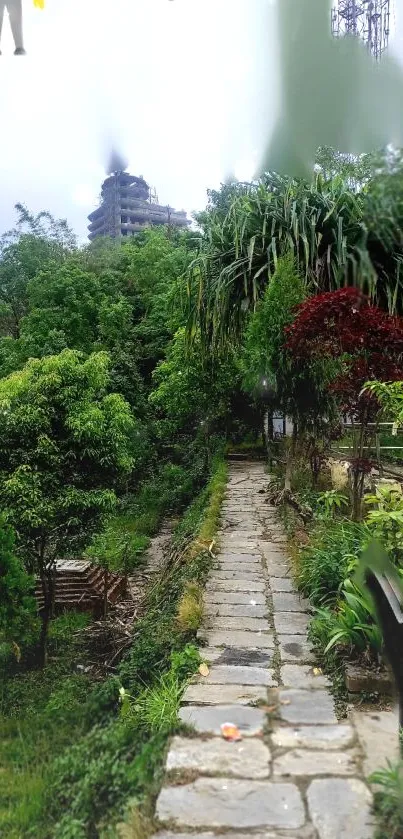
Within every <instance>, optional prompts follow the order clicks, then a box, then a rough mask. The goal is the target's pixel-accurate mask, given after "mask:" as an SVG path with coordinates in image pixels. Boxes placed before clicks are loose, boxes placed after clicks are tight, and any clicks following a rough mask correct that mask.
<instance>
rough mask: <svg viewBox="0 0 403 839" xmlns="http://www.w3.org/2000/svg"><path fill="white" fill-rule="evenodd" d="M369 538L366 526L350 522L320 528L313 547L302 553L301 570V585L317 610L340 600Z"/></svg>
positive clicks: (313, 540) (313, 539)
mask: <svg viewBox="0 0 403 839" xmlns="http://www.w3.org/2000/svg"><path fill="white" fill-rule="evenodd" d="M368 538H369V536H368V531H367V528H366V527H365V526H364V525H361V524H357V523H356V522H351V521H348V520H342V521H332V520H330V519H328V520H326V523H323V524H321V525H320V526H318V528H317V530H316V532H315V533H314V534H313V536H312V538H311V542H310V544H309V545H307V546H306V547H304V548H303V549H302V551H301V555H300V560H299V567H298V585H299V587H300V588H301V590H302V591H303V592H304V594H306V596H307V597H309V598H310V600H311V602H312V603H313V605H314V606H321V605H323V604H331V603H332V602H334V601H335V600H336V598H337V595H338V592H339V589H340V586H341V584H342V583H343V580H344V579H345V578H346V576H347V574H348V571H349V569H350V568H351V567H352V565H354V562H355V561H356V560H357V559H358V557H359V556H360V554H361V551H362V548H363V545H364V544H365V543H366V541H368Z"/></svg>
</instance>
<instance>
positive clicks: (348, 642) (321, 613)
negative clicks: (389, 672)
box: [310, 579, 382, 658]
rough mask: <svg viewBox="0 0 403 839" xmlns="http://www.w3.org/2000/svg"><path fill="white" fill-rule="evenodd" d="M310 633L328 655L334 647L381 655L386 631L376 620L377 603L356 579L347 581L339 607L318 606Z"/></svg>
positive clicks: (368, 654)
mask: <svg viewBox="0 0 403 839" xmlns="http://www.w3.org/2000/svg"><path fill="white" fill-rule="evenodd" d="M310 634H311V637H312V638H313V640H314V641H316V642H317V643H319V644H320V646H321V647H322V649H323V648H324V649H323V651H324V653H325V655H326V653H328V652H329V651H330V650H333V649H336V648H337V649H339V650H340V649H341V650H346V651H347V652H348V653H349V654H350V655H351V654H352V653H354V654H357V653H365V654H367V656H368V657H372V658H376V657H378V658H379V656H380V653H381V649H382V632H381V630H380V628H379V626H378V624H377V622H376V615H375V611H374V606H373V603H372V601H371V599H370V598H369V596H368V595H367V594H366V593H364V592H362V591H361V590H360V589H359V588H358V586H357V585H356V584H355V583H353V582H352V580H349V579H347V580H345V582H344V585H343V588H342V591H341V596H340V599H339V600H338V601H337V606H336V609H335V610H334V611H333V610H331V609H318V610H317V615H316V617H315V618H314V619H313V621H312V622H311V626H310Z"/></svg>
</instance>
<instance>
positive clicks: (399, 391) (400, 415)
mask: <svg viewBox="0 0 403 839" xmlns="http://www.w3.org/2000/svg"><path fill="white" fill-rule="evenodd" d="M368 391H369V392H370V393H372V394H373V395H374V396H376V398H377V400H378V402H379V403H380V405H381V407H382V411H383V414H384V415H385V416H386V417H388V418H390V419H391V420H392V421H393V425H394V429H393V430H394V431H395V432H396V431H397V428H398V427H399V426H401V425H403V381H397V382H366V384H365V385H364V387H363V392H368Z"/></svg>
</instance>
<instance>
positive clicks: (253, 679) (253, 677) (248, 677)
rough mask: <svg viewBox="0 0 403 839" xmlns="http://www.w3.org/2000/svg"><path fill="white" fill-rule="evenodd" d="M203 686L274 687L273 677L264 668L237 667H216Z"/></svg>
mask: <svg viewBox="0 0 403 839" xmlns="http://www.w3.org/2000/svg"><path fill="white" fill-rule="evenodd" d="M203 684H209V685H269V686H271V687H272V686H273V684H274V683H273V675H272V673H270V671H269V670H266V669H264V668H263V667H239V666H236V665H214V666H213V667H212V668H211V670H210V672H209V674H208V676H206V677H204V678H203Z"/></svg>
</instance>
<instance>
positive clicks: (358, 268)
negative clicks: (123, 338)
mask: <svg viewBox="0 0 403 839" xmlns="http://www.w3.org/2000/svg"><path fill="white" fill-rule="evenodd" d="M364 169H365V167H364ZM369 171H371V178H370V181H369V183H368V182H367V183H365V182H366V181H367V178H368V174H369ZM396 175H397V177H396ZM358 179H359V180H361V184H364V183H365V185H364V186H363V187H362V188H360V189H358V190H357V187H356V183H354V184H353V185H352V187H351V188H350V187H349V186H348V183H347V181H348V177H347V178H346V177H344V175H343V173H340V172H338V173H337V175H336V177H334V178H333V179H331V180H328V179H326V178H323V176H322V175H321V174H319V175H318V176H317V177H316V178H315V179H314V180H313V181H312V182H311V183H308V182H306V181H304V180H302V179H293V178H290V177H285V176H280V175H278V174H276V173H273V172H270V173H268V174H267V175H265V176H264V177H263V178H262V179H261V180H260V181H258V182H257V183H253V184H237V183H235V184H230V185H224V186H223V187H222V189H221V192H220V193H214V194H212V196H211V202H210V206H209V208H208V210H207V212H206V213H204V214H203V218H202V227H203V230H204V239H203V243H202V246H201V249H200V253H199V255H198V256H197V257H196V259H195V260H194V262H193V263H192V266H191V270H190V288H189V322H190V327H191V328H193V327H194V326H195V325H197V326H198V327H200V329H201V332H202V337H203V342H204V343H206V344H207V345H208V346H211V345H214V346H216V345H217V344H218V343H223V342H224V343H225V342H226V341H227V338H228V336H231V340H232V339H233V337H234V335H237V336H239V335H240V334H241V333H242V331H243V328H244V325H245V316H246V315H247V314H248V313H249V312H250V311H254V309H255V307H256V304H257V301H258V300H259V299H260V297H261V296H262V294H263V292H264V289H265V288H266V285H267V283H268V282H269V281H270V278H271V276H272V274H273V271H274V269H275V267H276V265H277V260H278V258H279V257H280V256H281V255H282V254H284V253H285V252H289V251H291V252H292V253H293V254H294V256H295V259H296V263H297V266H298V269H299V271H300V274H301V276H302V277H303V278H304V279H305V281H306V284H307V288H308V290H309V292H310V293H321V292H324V291H330V290H336V289H339V288H341V287H344V286H345V285H348V284H354V285H357V286H359V287H360V288H362V289H363V290H364V291H365V292H367V293H368V294H369V296H370V298H371V300H373V301H374V302H378V303H379V304H380V305H381V306H382V307H383V308H385V309H388V310H389V311H390V312H395V311H401V301H402V299H403V298H402V295H401V288H402V271H401V262H402V255H403V239H402V234H401V230H402V227H403V224H402V206H403V205H402V200H401V196H402V192H403V190H402V166H401V164H399V165H397V164H396V165H394V166H391V165H390V161H389V160H387V159H386V157H384V158H382V165H380V161H379V160H377V161H376V168H375V165H374V166H373V165H372V162H371V163H370V166H369V170H368V169H365V171H364V173H363V177H361V174H359V178H358ZM378 211H379V214H380V219H381V223H378V221H379V220H378V214H377V213H378Z"/></svg>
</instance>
